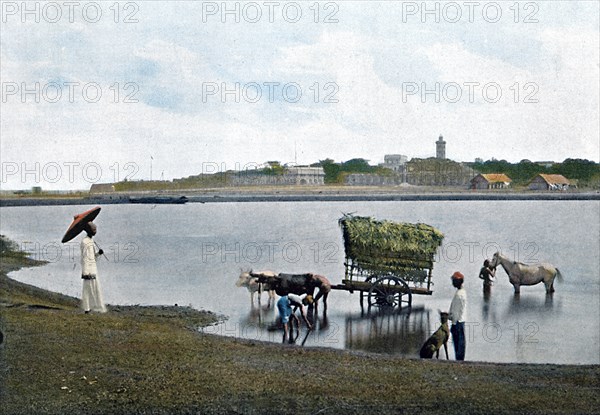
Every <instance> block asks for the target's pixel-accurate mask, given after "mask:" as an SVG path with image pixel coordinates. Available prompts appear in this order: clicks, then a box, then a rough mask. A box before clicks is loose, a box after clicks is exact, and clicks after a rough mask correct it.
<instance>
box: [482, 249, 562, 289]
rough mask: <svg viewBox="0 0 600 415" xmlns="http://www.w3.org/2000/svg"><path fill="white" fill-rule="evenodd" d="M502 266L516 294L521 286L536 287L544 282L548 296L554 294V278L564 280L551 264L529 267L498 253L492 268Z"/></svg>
mask: <svg viewBox="0 0 600 415" xmlns="http://www.w3.org/2000/svg"><path fill="white" fill-rule="evenodd" d="M498 265H502V268H504V271H506V273H507V274H508V280H509V281H510V283H511V284H512V285H513V287H514V288H515V294H519V293H520V291H521V285H535V284H539V283H540V282H543V283H544V285H545V286H546V294H552V293H553V292H554V278H555V277H558V279H559V280H560V279H562V275H561V273H560V271H559V270H558V268H556V267H554V266H553V265H550V264H535V265H527V264H523V263H521V262H515V261H511V260H510V259H508V258H507V257H505V256H504V255H502V254H501V253H500V252H496V253H495V254H494V257H493V258H492V261H491V262H490V266H491V267H494V268H495V267H497V266H498Z"/></svg>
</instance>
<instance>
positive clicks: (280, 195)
mask: <svg viewBox="0 0 600 415" xmlns="http://www.w3.org/2000/svg"><path fill="white" fill-rule="evenodd" d="M143 195H144V196H148V197H153V196H157V197H158V196H161V197H162V196H186V197H187V198H188V199H189V202H190V203H242V202H319V201H321V202H388V201H398V202H400V201H511V200H512V201H519V200H522V201H541V200H600V192H597V191H596V192H567V193H563V192H536V193H533V192H527V193H525V192H523V193H519V192H481V191H479V192H469V191H463V192H456V191H454V192H396V193H394V192H385V191H383V192H382V191H381V190H380V189H378V190H375V191H373V192H368V191H365V190H362V189H361V190H358V191H356V190H354V189H343V190H337V191H331V190H330V189H324V190H323V191H317V189H311V190H310V191H298V192H294V191H290V189H289V188H288V189H282V191H232V190H228V191H219V190H217V189H210V190H208V191H205V192H198V191H182V192H179V193H175V192H169V193H151V192H148V193H144V194H143ZM130 196H131V197H134V196H135V197H139V196H140V194H139V193H136V194H121V193H115V194H106V195H101V196H90V197H8V198H7V197H0V207H16V206H58V205H92V204H99V205H107V204H129V203H130V201H129V197H130ZM150 204H152V203H150Z"/></svg>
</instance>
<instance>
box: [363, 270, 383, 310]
mask: <svg viewBox="0 0 600 415" xmlns="http://www.w3.org/2000/svg"><path fill="white" fill-rule="evenodd" d="M378 278H379V276H377V275H371V276H370V277H367V278H366V279H365V282H370V283H373V281H375V280H376V279H378ZM368 296H369V295H368V294H367V293H366V292H365V291H363V290H360V308H361V309H363V308H364V299H365V297H367V298H368ZM368 305H369V307H371V306H370V304H368Z"/></svg>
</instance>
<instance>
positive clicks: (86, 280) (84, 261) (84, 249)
mask: <svg viewBox="0 0 600 415" xmlns="http://www.w3.org/2000/svg"><path fill="white" fill-rule="evenodd" d="M98 256H99V254H98V253H97V252H96V249H95V247H94V241H93V239H92V238H90V237H89V236H86V237H85V238H83V239H82V240H81V278H82V279H83V293H82V294H81V308H82V309H83V311H95V312H97V313H106V306H105V305H104V301H103V299H102V292H101V291H100V282H99V281H98V269H97V268H96V258H97V257H98Z"/></svg>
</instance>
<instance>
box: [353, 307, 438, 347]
mask: <svg viewBox="0 0 600 415" xmlns="http://www.w3.org/2000/svg"><path fill="white" fill-rule="evenodd" d="M429 327H430V321H429V310H425V309H424V308H416V307H413V308H412V310H409V311H408V312H403V313H387V314H370V315H365V316H361V317H351V316H348V317H347V318H346V348H348V349H355V350H363V351H368V352H376V353H390V354H391V353H393V354H401V355H405V356H415V355H418V353H419V350H420V348H421V346H422V344H423V342H425V340H426V339H427V338H428V337H429V335H430V334H431V333H430V328H429Z"/></svg>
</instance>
